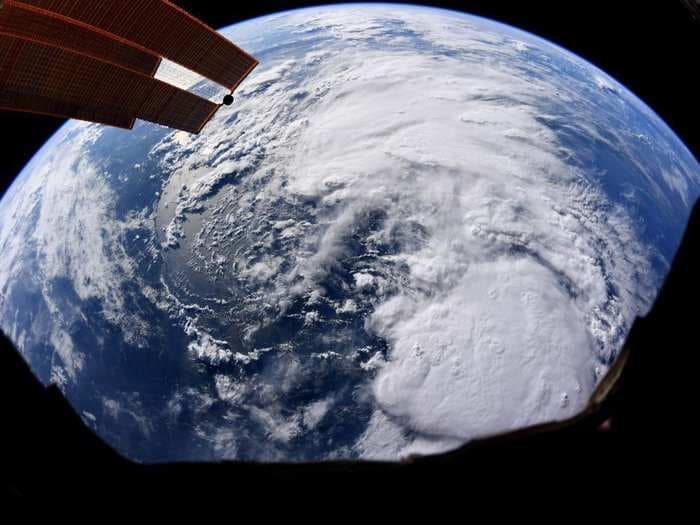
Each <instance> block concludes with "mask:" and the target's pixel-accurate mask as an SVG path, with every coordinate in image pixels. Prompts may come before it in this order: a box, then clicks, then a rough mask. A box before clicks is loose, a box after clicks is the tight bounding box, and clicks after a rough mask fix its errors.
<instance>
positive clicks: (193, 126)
mask: <svg viewBox="0 0 700 525" xmlns="http://www.w3.org/2000/svg"><path fill="white" fill-rule="evenodd" d="M0 109H7V110H15V111H27V112H33V113H43V114H48V115H55V116H61V117H66V118H76V119H81V120H89V121H93V122H99V123H103V124H109V125H111V126H117V127H122V128H131V127H132V126H133V124H134V119H136V118H141V119H144V120H149V121H151V122H156V123H159V124H163V125H166V126H170V127H173V128H176V129H181V130H184V131H189V132H192V133H198V132H199V131H200V130H201V128H202V127H203V126H204V124H206V122H207V121H208V120H209V119H210V118H211V116H212V115H213V114H214V113H215V112H216V110H217V109H218V105H217V104H214V103H213V102H210V101H208V100H206V99H203V98H201V97H198V96H196V95H194V94H192V93H189V92H187V91H183V90H181V89H178V88H176V87H174V86H171V85H169V84H166V83H164V82H161V81H159V80H156V79H154V78H152V77H149V76H146V75H143V74H140V73H137V72H134V71H131V70H128V69H125V68H122V67H120V66H117V65H115V64H112V63H109V62H104V61H101V60H97V59H95V58H92V57H90V56H87V55H82V54H78V53H74V52H72V51H69V50H67V49H63V48H59V47H55V46H49V45H46V44H43V43H40V42H36V41H33V40H27V39H22V38H17V37H12V36H3V37H2V38H0Z"/></svg>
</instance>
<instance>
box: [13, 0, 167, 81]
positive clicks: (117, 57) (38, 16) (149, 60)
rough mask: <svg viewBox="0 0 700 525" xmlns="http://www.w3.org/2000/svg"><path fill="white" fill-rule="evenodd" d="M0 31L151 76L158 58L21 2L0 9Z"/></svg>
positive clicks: (116, 38)
mask: <svg viewBox="0 0 700 525" xmlns="http://www.w3.org/2000/svg"><path fill="white" fill-rule="evenodd" d="M0 33H3V34H6V35H11V36H15V37H19V38H25V39H29V40H35V41H37V42H42V43H44V44H48V45H52V46H57V47H63V48H65V49H69V50H72V51H76V52H79V53H83V54H87V55H90V56H92V57H93V58H99V59H100V60H104V61H107V62H112V63H114V64H117V65H120V66H122V67H125V68H128V69H132V70H134V71H137V72H139V73H143V74H144V75H150V76H152V75H154V74H155V72H156V71H157V70H158V67H159V65H160V61H161V58H160V56H158V55H157V54H155V53H153V52H150V51H148V50H146V49H145V48H141V47H140V46H137V45H135V44H133V43H130V42H128V41H126V40H124V39H121V38H119V37H116V36H115V35H111V34H109V33H106V32H104V31H96V30H95V29H94V28H93V27H91V26H88V25H86V24H83V23H81V22H78V21H75V20H73V19H70V18H67V17H65V16H61V15H58V14H55V13H52V12H50V11H45V10H43V9H38V8H36V7H34V6H31V5H27V4H23V3H21V2H13V1H8V2H6V3H5V6H4V8H3V9H0Z"/></svg>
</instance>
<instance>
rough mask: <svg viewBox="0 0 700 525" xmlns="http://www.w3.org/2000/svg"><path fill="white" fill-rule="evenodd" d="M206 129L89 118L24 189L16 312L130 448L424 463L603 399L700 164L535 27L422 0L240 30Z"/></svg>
mask: <svg viewBox="0 0 700 525" xmlns="http://www.w3.org/2000/svg"><path fill="white" fill-rule="evenodd" d="M223 34H224V35H225V36H227V37H229V38H231V39H232V40H233V41H234V42H236V43H237V44H239V45H240V46H241V47H243V48H244V49H246V50H248V51H249V52H251V53H252V54H253V55H254V56H256V57H257V58H258V59H259V60H260V62H261V65H260V66H259V67H258V68H257V69H256V70H255V71H254V72H253V73H252V74H251V75H250V77H249V78H247V79H246V80H245V81H244V83H243V84H242V85H241V86H240V88H239V89H238V90H237V92H236V94H235V100H234V103H233V104H232V105H231V106H225V107H223V108H222V109H221V110H220V111H219V113H218V114H217V116H216V117H215V118H214V120H213V121H211V122H210V123H209V124H208V125H207V126H206V127H205V128H204V130H203V131H202V132H201V134H199V135H191V134H187V133H184V132H178V131H174V130H171V129H167V128H164V127H160V126H157V125H154V124H150V123H145V122H141V123H138V124H137V125H136V126H135V128H134V130H132V131H125V130H118V129H112V128H108V127H104V126H100V125H95V124H88V123H81V122H75V121H71V122H68V123H67V124H66V125H64V126H63V127H62V128H61V129H60V131H58V132H57V133H56V134H55V135H54V136H53V137H52V138H51V139H50V140H49V141H48V142H47V143H46V144H45V146H44V147H43V148H42V149H41V150H40V151H39V152H38V153H37V154H36V156H35V157H34V158H33V159H32V160H31V162H30V163H29V164H28V165H27V166H26V167H25V169H24V170H23V171H22V172H21V173H20V174H19V175H18V177H17V179H16V180H15V182H14V183H13V185H12V186H11V187H10V189H9V190H8V192H7V193H6V194H5V195H4V197H3V198H2V201H1V202H0V254H1V257H0V327H2V329H3V331H5V332H6V333H7V334H8V335H9V336H10V338H11V339H12V340H13V341H14V342H15V343H16V344H17V346H18V348H19V349H20V351H21V352H22V354H23V356H24V357H25V358H26V360H27V361H28V363H29V364H30V365H31V367H32V369H33V371H34V372H35V373H36V375H37V376H38V377H39V378H40V379H41V380H42V381H43V382H45V383H55V384H56V385H58V386H59V387H60V389H61V390H62V391H63V392H64V393H65V395H66V397H67V399H68V400H69V401H70V403H71V404H72V406H73V407H74V408H75V409H76V411H77V412H78V413H79V414H80V415H81V417H82V418H83V420H84V421H85V423H86V424H87V425H89V426H90V427H91V428H93V429H94V430H95V431H96V432H97V434H98V435H100V436H101V437H102V438H104V439H105V440H106V442H107V443H109V444H111V445H112V446H114V447H115V448H116V449H117V450H118V451H120V452H121V453H123V454H125V455H126V456H127V457H129V458H132V459H134V460H137V461H142V462H158V461H178V460H203V461H209V460H222V459H237V460H259V461H308V460H331V459H335V458H361V459H388V460H397V459H400V458H402V457H406V456H408V455H412V454H431V453H438V452H442V451H446V450H450V449H453V448H455V447H458V446H460V445H461V444H463V443H465V442H468V441H469V440H471V439H473V438H475V437H481V436H486V435H491V434H495V433H499V432H502V431H506V430H509V429H514V428H520V427H524V426H527V425H532V424H536V423H540V422H545V421H553V420H560V419H563V418H567V417H569V416H572V415H574V414H575V413H577V411H580V410H581V409H582V407H583V406H584V405H585V404H586V402H587V400H588V397H589V396H590V394H591V392H592V390H593V389H594V387H595V385H596V383H597V382H598V381H599V380H600V379H601V377H602V376H603V375H604V374H605V373H606V370H607V369H608V368H609V367H610V365H611V363H612V362H613V361H614V359H615V357H616V355H617V354H618V352H619V350H620V348H621V346H622V344H623V343H624V339H625V336H626V334H627V332H628V330H629V328H630V326H631V324H632V322H633V321H634V319H635V317H636V316H640V315H644V314H645V313H646V312H647V311H648V309H649V308H650V306H651V304H652V303H653V300H654V298H655V296H656V294H657V293H658V290H659V287H660V285H661V283H662V281H663V278H664V276H665V275H666V273H667V272H668V269H669V265H670V262H671V260H672V258H673V255H674V253H675V251H676V249H677V247H678V245H679V242H680V238H681V236H682V234H683V230H684V227H685V224H686V221H687V219H688V216H689V212H690V207H691V206H692V204H693V202H694V201H695V199H696V198H697V197H698V195H699V194H700V165H698V162H697V160H696V159H695V158H694V157H693V155H692V154H691V153H690V152H689V150H688V149H687V148H686V147H685V146H684V145H683V143H682V142H681V141H680V140H679V138H678V137H677V136H676V135H675V134H674V132H673V131H672V130H671V129H669V127H668V126H667V125H666V124H665V123H664V122H663V121H662V120H661V119H660V118H659V117H658V116H657V115H656V114H655V113H654V112H653V111H652V110H651V109H650V108H649V107H648V106H647V105H645V104H644V103H643V102H642V101H640V100H639V99H638V98H637V97H635V95H633V94H632V93H631V92H630V91H628V90H627V89H626V88H625V87H624V86H622V85H621V84H620V83H618V82H617V81H615V80H614V79H613V78H611V77H610V76H608V75H607V74H606V73H604V72H603V71H601V70H600V69H598V68H596V67H595V66H593V65H592V64H590V63H588V62H586V61H584V60H583V59H581V58H579V57H577V56H575V55H573V54H572V53H570V52H568V51H566V50H564V49H562V48H560V47H557V46H556V45H554V44H552V43H550V42H547V41H545V40H542V39H540V38H538V37H536V36H533V35H531V34H528V33H525V32H523V31H520V30H517V29H515V28H512V27H508V26H505V25H502V24H499V23H496V22H493V21H489V20H484V19H481V18H476V17H473V16H469V15H466V14H461V13H456V12H451V11H444V10H437V9H431V8H423V7H416V6H401V5H371V6H370V5H344V6H334V7H315V8H310V9H305V10H296V11H290V12H284V13H280V14H276V15H273V16H267V17H263V18H258V19H254V20H250V21H246V22H244V23H240V24H236V25H233V26H231V27H228V28H225V29H223Z"/></svg>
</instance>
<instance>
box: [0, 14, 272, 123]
mask: <svg viewBox="0 0 700 525" xmlns="http://www.w3.org/2000/svg"><path fill="white" fill-rule="evenodd" d="M166 63H167V64H171V67H169V68H163V67H162V66H163V64H166ZM257 63H258V62H257V60H255V59H254V58H253V57H251V56H250V55H249V54H247V53H246V52H245V51H243V50H241V49H240V48H238V47H237V46H236V45H235V44H233V43H232V42H230V41H228V40H227V39H226V38H224V37H223V36H221V35H219V34H218V33H216V32H215V31H213V30H212V29H210V28H209V27H207V26H206V25H205V24H203V23H202V22H200V21H199V20H197V19H196V18H194V17H192V16H190V15H189V14H188V13H186V12H185V11H183V10H182V9H180V8H178V7H177V6H175V5H173V4H171V3H170V2H167V1H165V0H99V1H97V0H0V75H1V76H0V109H7V110H15V111H28V112H34V113H44V114H50V115H56V116H60V117H67V118H76V119H82V120H89V121H95V122H100V123H104V124H109V125H112V126H119V127H124V128H131V127H132V126H133V124H134V120H135V119H136V118H141V119H144V120H149V121H151V122H156V123H159V124H163V125H166V126H170V127H173V128H176V129H181V130H185V131H190V132H193V133H197V132H199V131H200V130H201V129H202V127H203V126H204V125H205V124H206V123H207V122H208V121H209V120H210V119H211V118H212V116H213V115H214V114H215V113H216V110H217V109H218V108H219V107H220V104H219V102H221V101H224V100H227V99H229V100H230V98H231V97H230V96H229V97H226V98H224V95H225V94H226V92H227V91H233V90H234V89H235V88H236V87H237V86H238V85H239V84H240V82H241V81H242V80H243V79H244V78H245V77H246V76H247V75H248V73H250V71H251V70H252V69H253V68H254V67H255V66H256V65H257ZM161 70H163V71H161ZM155 77H158V78H155ZM180 77H183V78H182V79H181V78H180ZM181 80H182V81H181ZM210 81H211V82H210ZM217 84H218V86H217ZM194 91H197V94H195V93H194Z"/></svg>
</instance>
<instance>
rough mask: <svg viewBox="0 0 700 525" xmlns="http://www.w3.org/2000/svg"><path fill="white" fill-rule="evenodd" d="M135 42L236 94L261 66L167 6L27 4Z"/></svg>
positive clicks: (145, 2)
mask: <svg viewBox="0 0 700 525" xmlns="http://www.w3.org/2000/svg"><path fill="white" fill-rule="evenodd" d="M21 2H22V3H25V4H30V5H33V6H35V7H39V8H42V9H46V10H47V11H51V12H53V13H57V14H60V15H63V16H67V17H69V18H72V19H74V20H78V21H80V22H83V23H85V24H88V25H90V26H93V27H95V28H97V29H100V30H102V31H106V32H108V33H110V34H113V35H116V36H118V37H121V38H123V39H125V40H128V41H129V42H134V43H136V44H138V45H140V46H142V47H144V48H146V49H150V50H152V51H154V52H155V53H157V54H158V55H160V56H163V57H165V58H167V59H168V60H172V61H173V62H176V63H178V64H180V65H181V66H184V67H186V68H187V69H191V70H192V71H194V72H196V73H199V74H200V75H202V76H203V77H206V78H208V79H210V80H213V81H214V82H216V83H217V84H221V85H222V86H225V87H227V88H229V89H231V90H233V89H235V88H236V87H237V86H238V84H240V82H241V80H243V79H244V78H245V77H246V75H247V74H248V73H250V71H252V70H253V68H255V66H256V65H257V64H258V62H257V60H256V59H255V58H253V57H252V56H250V55H249V54H248V53H246V52H245V51H243V50H242V49H240V48H239V47H238V46H236V45H235V44H234V43H232V42H231V41H229V40H227V39H226V38H224V37H223V36H221V35H220V34H218V33H217V32H216V31H214V30H213V29H211V28H210V27H208V26H207V25H205V24H204V23H203V22H201V21H200V20H198V19H196V18H194V17H193V16H191V15H190V14H189V13H187V12H186V11H184V10H183V9H180V8H179V7H177V6H175V5H174V4H172V3H170V2H167V1H165V0H21Z"/></svg>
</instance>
